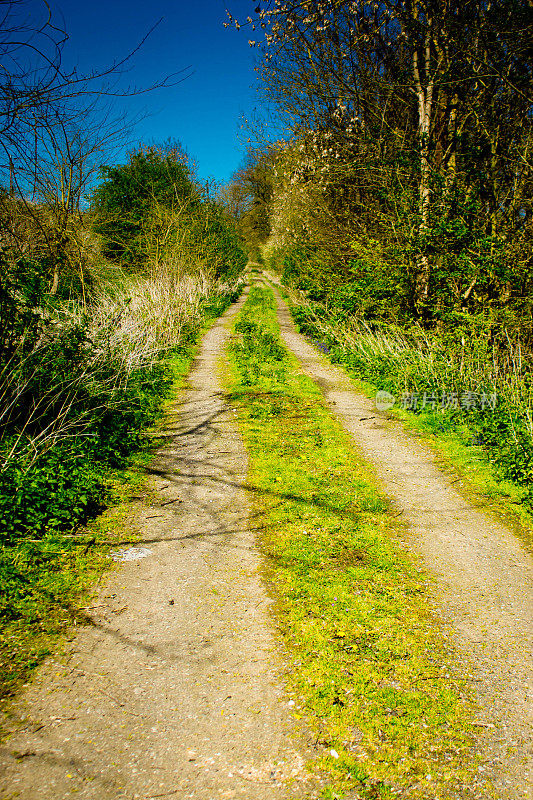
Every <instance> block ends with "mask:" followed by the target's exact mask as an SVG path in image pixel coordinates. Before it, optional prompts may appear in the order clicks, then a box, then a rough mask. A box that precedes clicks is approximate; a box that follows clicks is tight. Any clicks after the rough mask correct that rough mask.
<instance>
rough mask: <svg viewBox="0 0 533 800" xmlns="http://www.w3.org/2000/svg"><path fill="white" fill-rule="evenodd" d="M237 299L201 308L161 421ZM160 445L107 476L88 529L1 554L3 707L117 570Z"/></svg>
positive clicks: (177, 354) (170, 363)
mask: <svg viewBox="0 0 533 800" xmlns="http://www.w3.org/2000/svg"><path fill="white" fill-rule="evenodd" d="M235 299H236V295H235V294H231V295H230V294H226V295H221V296H218V297H214V298H211V299H210V300H209V301H207V302H206V303H205V304H204V309H203V323H202V324H201V325H200V324H199V325H197V326H196V327H195V328H194V329H193V330H189V331H188V339H187V341H186V342H185V343H183V344H182V345H180V346H179V347H178V348H176V349H175V350H174V352H173V353H172V354H171V355H170V356H169V358H168V360H167V364H166V370H167V374H168V378H169V380H168V382H167V386H168V389H167V392H166V394H165V395H164V396H161V397H160V398H158V400H157V404H155V401H154V406H155V405H157V407H158V409H159V411H158V412H157V413H156V414H155V417H156V418H157V417H160V416H161V414H162V412H163V410H164V407H165V404H166V403H165V401H166V400H168V399H169V398H172V397H174V396H175V395H176V392H177V391H178V390H179V388H180V387H181V386H182V385H183V383H184V380H185V378H186V376H187V374H188V372H189V369H190V365H191V362H192V360H193V358H194V356H195V354H196V352H197V349H198V342H199V339H200V338H201V335H202V333H203V332H205V330H206V329H207V328H208V327H209V326H210V325H211V324H212V322H213V320H214V319H216V318H217V317H218V316H220V314H222V313H223V311H224V310H225V309H226V308H227V307H228V305H229V304H230V303H231V302H233V301H234V300H235ZM155 447H156V445H154V443H153V441H152V438H151V436H150V430H148V431H146V432H145V433H144V435H143V436H142V437H141V439H140V445H138V446H137V450H136V451H135V452H133V453H131V454H130V456H129V459H128V463H127V466H126V467H124V468H122V469H115V470H108V471H107V472H106V474H105V476H104V480H105V486H104V496H105V506H107V510H104V509H103V508H102V509H101V510H102V512H103V513H101V514H100V515H98V516H97V517H96V518H95V519H93V520H92V521H89V522H87V523H86V524H84V525H81V524H78V525H72V524H71V525H70V526H69V525H68V524H67V523H66V524H65V525H64V526H62V528H61V529H60V530H57V529H54V530H48V531H45V533H44V535H40V536H39V537H38V538H37V537H36V538H33V537H32V536H31V535H28V534H27V533H26V534H25V535H24V536H23V537H21V538H18V539H16V540H15V541H11V542H10V543H9V544H7V543H4V544H2V545H1V546H0V578H1V581H2V595H1V598H0V702H1V703H2V705H3V707H4V708H6V707H7V706H6V702H7V701H9V699H10V698H11V697H13V695H14V694H15V693H16V691H17V690H18V689H19V688H20V686H21V685H22V684H23V683H24V682H25V681H27V680H28V679H29V678H30V677H31V673H32V671H33V670H34V669H35V668H36V667H37V666H38V665H39V664H40V663H41V662H42V660H43V659H44V658H45V657H46V656H48V655H50V654H51V653H52V652H54V651H55V650H56V649H57V647H58V645H59V639H60V637H61V636H62V635H64V634H65V633H66V632H67V631H68V630H69V629H70V630H75V628H74V629H72V627H71V626H73V625H74V626H75V625H76V624H78V623H83V622H84V621H85V613H84V606H86V605H87V602H88V599H89V598H90V595H91V592H92V590H93V589H94V587H95V585H97V583H98V581H99V580H100V579H101V577H102V576H103V574H104V573H105V572H107V571H108V570H109V569H112V568H113V564H114V562H113V561H112V560H111V559H110V558H109V552H110V550H112V549H113V547H114V546H116V545H117V544H119V543H120V545H121V546H123V545H124V542H127V541H132V542H133V541H135V534H134V532H133V531H132V530H131V528H130V527H129V526H128V519H129V517H130V515H131V509H132V503H133V502H135V501H139V500H142V499H143V498H144V497H145V496H146V494H147V491H148V490H147V487H146V483H145V472H144V467H145V466H146V465H147V464H149V462H150V461H151V459H152V457H153V453H154V450H155Z"/></svg>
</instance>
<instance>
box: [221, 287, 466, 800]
mask: <svg viewBox="0 0 533 800" xmlns="http://www.w3.org/2000/svg"><path fill="white" fill-rule="evenodd" d="M231 392H232V398H233V400H234V401H235V402H237V404H239V405H240V418H241V422H242V429H243V435H244V439H245V443H246V446H247V449H248V451H249V454H250V476H249V480H250V482H251V484H252V485H253V486H254V487H255V490H256V492H255V497H256V501H255V502H256V506H257V508H256V511H257V512H258V514H259V515H260V517H261V519H262V520H263V530H262V535H261V546H262V549H263V552H264V554H265V556H266V568H265V569H266V579H267V581H268V583H269V585H270V587H271V591H272V594H273V596H274V597H275V599H276V614H277V621H278V623H279V628H280V630H281V632H282V634H283V637H284V641H285V642H286V644H287V647H288V653H289V660H290V668H289V682H290V688H291V692H292V693H293V697H294V699H295V716H296V717H300V716H303V717H304V718H305V719H306V721H307V722H308V723H309V724H310V725H311V726H312V727H313V728H314V730H315V732H316V736H317V741H318V743H320V744H321V745H322V746H323V747H324V748H325V749H324V756H323V757H322V758H321V759H320V762H319V764H318V765H317V766H318V768H320V769H321V770H323V771H324V772H325V773H326V775H327V776H328V783H329V786H328V788H327V789H326V790H325V794H324V797H327V798H340V797H345V796H349V797H351V798H354V797H361V798H374V799H375V800H377V799H378V798H379V799H380V800H385V798H393V797H395V796H398V795H399V794H403V793H406V792H407V793H408V795H409V797H411V798H432V799H434V798H445V797H454V796H455V797H457V796H461V797H462V798H465V797H468V796H469V787H470V786H472V785H473V782H474V777H473V775H474V772H475V765H474V764H473V759H472V743H473V739H472V738H471V729H470V728H469V726H468V723H467V721H466V720H467V719H468V714H469V708H470V703H469V700H468V699H467V696H466V689H465V686H464V684H463V682H462V680H461V678H460V676H458V675H457V674H456V673H455V671H454V669H453V668H452V667H451V666H450V665H451V664H452V662H453V654H452V653H450V652H449V651H448V650H447V647H446V645H445V644H444V641H443V639H442V637H441V636H440V635H439V632H438V630H437V629H436V627H435V624H434V622H433V621H432V618H431V611H430V607H429V603H428V599H427V596H426V584H427V578H426V577H425V576H424V574H423V573H422V572H421V571H420V570H419V568H418V567H417V566H416V564H415V563H414V562H413V560H412V559H411V558H410V557H409V556H408V555H407V554H406V553H405V551H404V549H403V546H402V534H403V528H402V526H401V523H399V522H398V520H397V519H396V518H394V516H393V515H392V514H391V513H390V511H389V508H388V506H387V502H386V500H385V499H384V498H383V497H382V496H381V495H380V494H379V492H378V491H377V489H376V488H375V484H374V481H373V478H372V475H371V473H370V471H369V469H368V468H367V467H366V466H365V465H364V464H363V463H362V462H361V460H360V458H359V457H358V455H357V453H356V451H355V450H354V448H353V446H352V444H351V442H350V439H349V437H348V435H347V434H346V433H345V432H344V431H343V430H342V428H341V427H340V425H339V424H338V423H337V422H336V421H335V420H334V419H333V418H332V417H331V415H330V414H329V412H328V410H327V408H326V407H325V405H324V403H323V400H322V397H321V395H320V392H319V390H318V389H317V388H316V386H315V385H314V384H313V383H312V381H310V380H309V379H307V378H306V377H304V376H302V375H300V374H299V373H298V371H297V369H296V368H295V362H294V360H293V359H292V357H291V356H289V354H288V353H287V351H286V350H285V349H284V347H283V346H282V344H281V342H280V339H279V335H278V329H277V323H276V319H275V312H274V306H273V296H272V293H271V291H270V290H269V289H266V288H264V287H262V288H260V287H253V288H252V290H251V293H250V296H249V298H248V299H247V301H246V303H245V305H244V307H243V309H242V311H241V313H240V315H239V317H238V318H237V321H236V324H235V341H234V343H233V345H232V351H231ZM354 791H355V792H356V794H355V795H354V794H353V792H354ZM346 793H350V794H349V795H346Z"/></svg>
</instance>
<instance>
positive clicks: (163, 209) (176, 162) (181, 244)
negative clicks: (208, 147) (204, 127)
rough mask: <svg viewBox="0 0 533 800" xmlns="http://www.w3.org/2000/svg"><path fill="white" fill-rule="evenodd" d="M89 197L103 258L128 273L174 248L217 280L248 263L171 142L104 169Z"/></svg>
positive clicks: (226, 223) (225, 220) (229, 228)
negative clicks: (98, 183)
mask: <svg viewBox="0 0 533 800" xmlns="http://www.w3.org/2000/svg"><path fill="white" fill-rule="evenodd" d="M101 176H102V182H101V183H100V185H99V186H98V187H97V188H96V189H95V191H94V192H93V196H92V209H93V212H94V214H95V228H96V230H97V232H98V233H99V234H100V235H101V236H102V240H103V247H104V254H105V255H106V256H107V257H109V258H111V259H113V260H114V261H116V262H118V263H119V264H121V265H122V266H124V267H126V268H127V269H129V270H131V269H134V270H135V271H139V270H140V269H142V268H145V269H149V268H150V267H151V266H152V265H153V262H154V261H155V262H159V261H161V259H162V258H165V257H167V256H168V255H169V254H171V253H172V252H175V250H176V248H179V251H180V255H181V259H182V261H183V264H184V265H186V263H187V261H188V260H189V259H190V260H192V261H194V262H196V263H198V262H200V263H201V265H202V267H203V268H204V269H205V270H206V271H209V272H211V273H212V274H213V275H214V276H215V277H216V278H224V277H228V276H230V275H233V276H235V274H237V273H238V272H240V271H241V270H242V268H243V267H244V265H245V263H246V256H245V254H244V252H243V249H242V245H241V241H240V239H239V237H238V235H237V232H236V230H235V227H234V225H233V224H232V223H231V222H230V221H229V220H228V218H227V217H226V215H225V212H224V210H223V208H222V206H221V205H220V204H219V203H217V202H216V201H215V200H213V199H212V198H210V197H209V194H208V192H207V190H206V188H204V187H202V186H201V185H200V184H199V183H198V181H197V180H195V178H194V176H193V174H192V172H191V169H190V167H189V166H188V159H187V156H186V155H185V154H184V153H183V151H182V149H181V148H180V146H179V145H177V144H175V143H171V144H167V145H163V146H160V147H155V146H153V147H144V148H140V149H138V150H136V151H134V152H133V153H131V155H130V157H129V161H128V163H126V164H122V165H120V166H116V167H102V170H101Z"/></svg>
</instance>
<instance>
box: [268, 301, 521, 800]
mask: <svg viewBox="0 0 533 800" xmlns="http://www.w3.org/2000/svg"><path fill="white" fill-rule="evenodd" d="M274 292H275V295H276V302H277V310H278V319H279V322H280V326H281V336H282V338H283V340H284V341H285V344H286V345H287V347H288V348H289V350H290V351H291V352H292V353H293V354H294V355H295V356H296V357H297V359H298V361H299V363H300V365H301V369H302V371H303V372H304V373H305V374H306V375H308V376H309V377H310V378H312V380H314V381H315V382H316V383H317V384H318V386H319V387H320V388H321V390H322V392H323V394H324V397H325V399H326V401H327V402H328V404H329V406H330V408H331V410H332V411H333V412H334V414H335V415H336V416H337V418H338V419H339V421H340V422H341V424H342V425H343V427H344V428H345V429H346V430H347V431H348V432H349V433H350V434H351V436H352V437H353V439H354V441H355V443H356V445H357V447H358V448H359V449H360V451H361V453H362V455H363V457H364V458H365V459H366V460H367V461H368V462H369V463H370V464H372V465H374V467H375V469H376V471H377V474H378V476H379V479H380V481H381V483H382V486H383V488H384V490H385V492H386V493H387V494H388V496H389V497H390V498H391V500H392V501H393V503H394V504H395V505H396V507H397V509H398V510H399V511H400V512H401V513H402V517H403V519H404V520H405V522H406V523H407V527H408V539H409V545H410V547H411V548H412V549H414V550H415V551H416V552H417V553H418V554H419V555H420V556H421V557H422V560H423V563H424V566H425V567H426V569H427V570H428V571H429V572H430V573H432V574H433V575H434V576H435V577H436V582H437V590H438V592H437V598H436V606H435V615H436V616H437V618H438V620H439V622H440V623H441V624H442V625H443V626H444V628H445V629H447V630H448V631H449V634H450V637H451V639H452V641H453V642H454V644H455V645H456V647H457V649H458V653H459V654H463V655H459V658H460V659H461V661H460V663H458V664H457V665H456V669H457V671H458V672H460V673H461V672H463V673H466V675H467V676H469V677H470V681H471V683H472V684H473V685H474V687H475V692H476V695H477V700H478V705H479V708H480V711H479V717H478V719H477V720H476V723H475V724H476V725H477V726H478V727H479V728H480V729H481V730H483V731H485V734H484V735H483V736H482V737H481V741H480V756H481V759H482V762H481V763H482V765H481V767H480V775H481V774H484V775H487V776H488V777H490V778H491V779H492V780H493V781H494V785H495V786H496V790H497V793H498V794H497V797H498V798H502V800H503V798H506V799H508V800H511V799H512V800H518V798H520V799H521V800H523V798H528V800H532V798H533V747H532V741H533V740H532V733H533V658H532V656H533V640H532V632H533V560H532V558H531V556H530V554H529V553H528V552H527V551H526V550H525V549H524V547H523V546H522V544H521V543H520V542H519V540H518V539H517V538H516V537H515V536H514V535H513V534H512V533H511V532H510V531H509V530H508V529H507V528H506V527H505V526H503V525H502V524H500V523H499V522H496V521H495V520H494V519H492V518H491V517H490V516H488V515H487V514H485V513H483V512H482V511H480V510H478V509H477V508H475V507H474V506H473V505H472V504H471V503H470V502H468V501H467V500H465V498H464V497H463V496H462V495H461V494H460V493H459V492H458V491H457V490H456V488H454V486H453V485H452V483H451V481H450V479H449V478H447V477H446V476H445V475H444V474H443V473H442V472H441V471H440V470H439V468H438V467H437V466H436V463H435V459H434V457H433V456H432V454H431V453H430V451H429V450H427V449H426V448H424V447H423V446H421V445H420V444H419V443H417V442H416V441H415V440H414V439H413V437H412V436H409V435H406V434H405V433H404V432H403V430H402V429H401V426H400V425H399V424H393V423H392V422H391V421H389V420H387V419H386V418H385V416H384V415H380V413H379V412H377V411H376V408H375V406H374V404H373V403H372V402H371V401H370V400H368V399H367V398H366V397H364V396H362V395H359V394H357V393H356V392H355V390H354V389H353V386H352V384H351V382H350V380H349V378H348V376H347V374H346V372H344V371H343V370H341V369H338V368H336V367H333V366H332V365H331V364H330V363H329V362H327V361H326V359H325V358H324V357H323V356H322V355H321V354H319V353H318V351H317V350H316V349H315V348H314V347H313V346H312V345H311V344H310V343H309V342H308V341H307V340H306V339H305V338H304V337H303V336H302V335H301V334H299V333H297V331H296V328H295V326H294V324H293V322H292V318H291V315H290V312H289V309H288V307H287V305H286V303H285V302H284V301H283V300H282V299H281V297H280V295H279V293H278V292H277V290H276V289H275V287H274Z"/></svg>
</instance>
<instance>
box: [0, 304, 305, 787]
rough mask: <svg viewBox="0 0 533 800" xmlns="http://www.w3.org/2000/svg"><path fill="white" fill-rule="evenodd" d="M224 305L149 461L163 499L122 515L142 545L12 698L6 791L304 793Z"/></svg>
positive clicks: (300, 748)
mask: <svg viewBox="0 0 533 800" xmlns="http://www.w3.org/2000/svg"><path fill="white" fill-rule="evenodd" d="M241 302H242V301H241ZM235 312H236V308H235V307H234V308H233V309H231V310H230V311H229V312H228V313H227V314H226V315H225V319H224V318H223V319H222V320H221V321H220V322H219V323H217V324H216V325H215V326H214V327H213V328H212V329H211V330H210V332H209V333H208V334H207V335H206V336H205V338H204V341H203V346H202V349H201V352H200V354H199V357H198V358H197V360H196V362H195V365H194V367H193V370H192V373H191V375H190V379H189V382H190V389H189V390H188V391H186V392H184V394H183V396H182V397H181V398H180V402H179V403H177V404H176V406H175V407H174V408H173V409H172V410H171V413H170V416H169V419H168V430H167V431H166V437H165V440H164V443H163V447H162V448H161V451H160V454H159V457H158V461H157V462H156V464H155V465H154V468H153V482H154V485H155V488H156V490H157V492H158V496H159V498H160V502H159V503H154V505H152V506H150V507H148V506H146V505H144V506H140V507H139V509H138V513H137V518H136V519H135V520H134V521H133V524H134V525H135V526H136V527H137V528H138V530H139V531H140V534H141V541H140V542H139V544H138V545H137V547H138V548H145V549H146V550H148V551H149V552H148V553H145V555H146V557H144V558H142V559H140V560H134V561H130V562H127V563H124V564H123V565H122V566H121V568H120V569H119V570H117V571H116V572H114V573H112V574H111V575H110V576H109V577H108V579H107V581H106V584H105V586H104V587H103V588H102V590H101V592H100V596H99V597H98V598H96V599H95V600H94V603H93V605H94V609H93V610H92V611H91V612H90V616H89V617H88V620H87V621H88V624H87V625H86V626H83V627H82V628H81V629H80V631H79V634H78V635H77V636H76V638H75V640H74V641H73V642H72V643H71V644H70V645H69V647H68V652H67V653H66V654H65V655H64V656H62V657H60V658H56V659H53V660H50V661H48V663H47V664H46V665H45V666H44V668H43V669H41V670H40V672H39V674H38V676H37V679H36V680H35V681H34V682H33V683H32V684H31V686H30V687H29V688H27V690H26V691H25V693H24V695H23V697H22V699H21V702H20V703H19V704H18V706H17V709H16V715H17V718H16V719H15V720H14V721H12V722H11V723H10V724H11V727H12V729H13V732H12V735H11V737H10V738H9V740H8V741H7V745H5V746H4V747H3V748H2V752H1V754H0V764H1V766H2V768H3V778H2V779H1V781H0V797H1V798H3V799H4V798H20V799H21V800H37V799H38V800H63V798H70V797H77V798H80V799H81V798H84V800H85V799H89V798H90V799H91V800H117V799H118V798H140V799H142V800H149V799H150V798H156V797H157V798H170V799H171V800H172V798H174V797H176V798H180V800H182V799H185V798H198V800H230V799H231V798H235V799H236V800H281V798H288V797H304V796H305V797H306V798H310V797H315V796H316V794H315V792H314V790H313V788H312V786H311V785H310V783H309V782H308V776H307V775H306V773H305V770H304V768H303V765H304V762H305V761H306V760H307V759H308V758H309V757H310V756H311V755H312V753H311V751H310V748H308V746H307V745H306V744H305V743H304V742H303V741H301V740H300V739H298V738H297V736H298V735H297V734H296V733H294V732H293V731H292V722H291V716H290V707H289V706H288V700H289V698H288V697H286V696H285V695H284V692H283V687H282V686H281V684H280V682H279V680H278V679H277V677H276V656H275V654H274V653H273V652H272V651H273V650H274V649H275V647H274V644H275V643H274V641H273V639H272V635H271V632H270V626H269V620H268V603H269V601H268V599H267V596H266V594H265V591H264V589H263V587H262V584H261V580H260V576H259V575H258V566H259V559H258V555H257V553H256V551H255V548H254V534H253V532H252V531H251V530H250V528H249V525H248V503H247V497H246V493H245V491H244V490H243V489H242V488H241V484H242V483H243V480H244V478H245V473H246V458H245V454H244V450H243V446H242V442H241V439H240V436H239V434H238V432H237V429H236V426H235V421H234V414H235V412H234V410H232V409H231V408H229V407H228V405H227V404H226V402H225V401H224V398H223V396H222V395H221V393H220V382H219V379H218V377H217V374H218V362H219V359H220V358H221V356H222V354H223V350H224V346H225V343H226V340H227V336H228V333H227V329H226V327H225V322H227V319H228V317H229V316H231V315H232V314H234V313H235ZM296 742H297V744H296Z"/></svg>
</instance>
